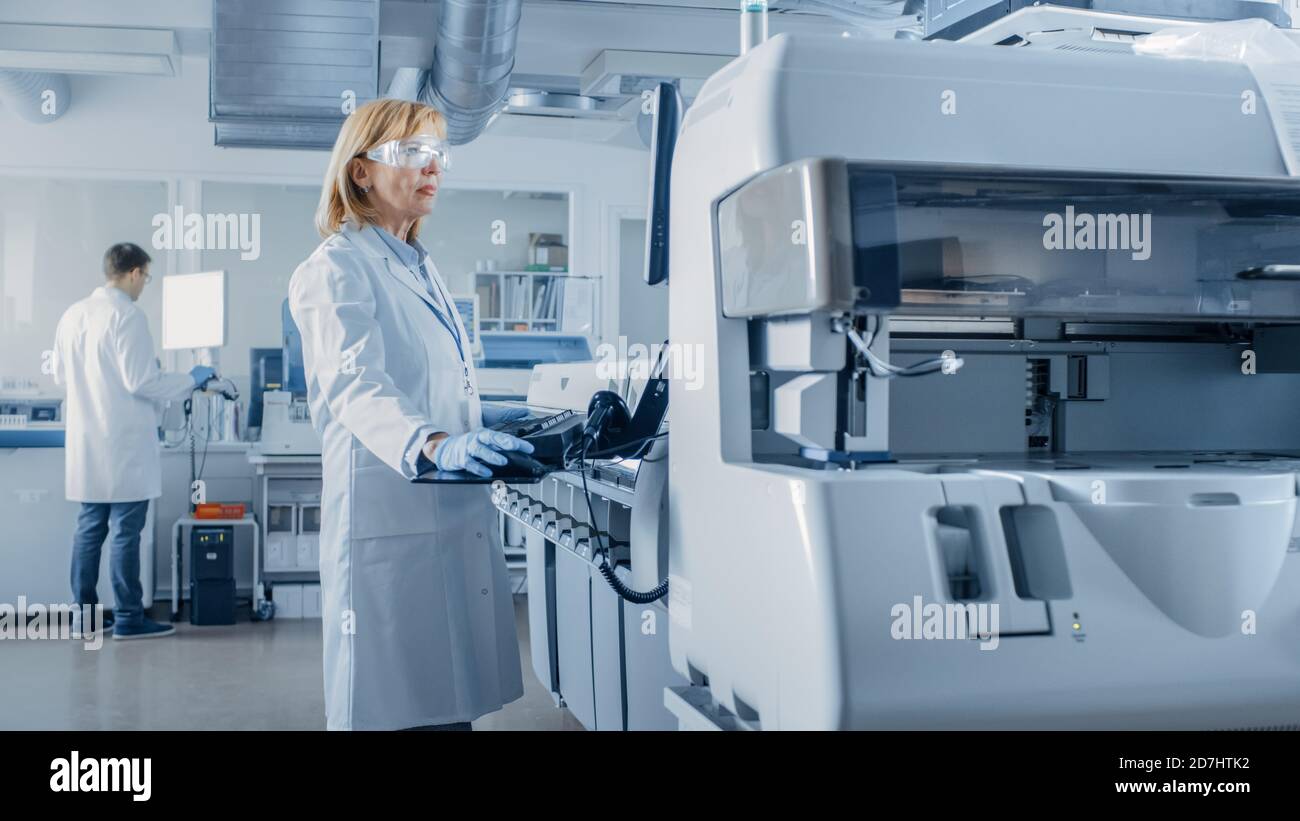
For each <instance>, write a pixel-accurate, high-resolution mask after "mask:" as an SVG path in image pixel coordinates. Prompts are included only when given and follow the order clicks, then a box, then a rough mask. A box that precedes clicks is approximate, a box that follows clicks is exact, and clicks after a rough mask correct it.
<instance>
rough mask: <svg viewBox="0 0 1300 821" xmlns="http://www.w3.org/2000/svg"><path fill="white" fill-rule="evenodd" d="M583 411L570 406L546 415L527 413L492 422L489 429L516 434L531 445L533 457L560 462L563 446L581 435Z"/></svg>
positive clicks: (584, 421) (552, 463) (584, 423)
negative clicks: (574, 409) (572, 408)
mask: <svg viewBox="0 0 1300 821" xmlns="http://www.w3.org/2000/svg"><path fill="white" fill-rule="evenodd" d="M586 424H587V415H586V414H585V413H576V412H574V411H571V410H566V411H560V412H559V413H555V414H551V415H550V416H530V417H525V418H523V419H512V420H510V421H509V422H502V423H501V424H500V425H494V426H493V428H492V429H493V430H499V431H501V432H503V433H508V434H510V435H511V436H518V437H519V438H520V439H523V440H525V441H527V442H529V443H531V444H532V446H533V454H532V456H533V458H534V459H536V460H537V461H539V462H541V463H543V464H547V465H561V464H562V463H563V461H564V451H565V449H566V448H567V447H568V446H569V445H570V444H571V443H572V442H574V441H575V440H576V439H578V437H580V436H581V435H582V429H583V428H584V427H585V426H586Z"/></svg>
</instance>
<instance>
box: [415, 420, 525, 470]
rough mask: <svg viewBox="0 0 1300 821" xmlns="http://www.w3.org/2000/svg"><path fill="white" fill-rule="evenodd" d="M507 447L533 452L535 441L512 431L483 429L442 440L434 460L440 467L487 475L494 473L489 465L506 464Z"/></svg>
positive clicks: (435, 452) (523, 451)
mask: <svg viewBox="0 0 1300 821" xmlns="http://www.w3.org/2000/svg"><path fill="white" fill-rule="evenodd" d="M506 450H517V451H520V452H522V453H532V452H533V444H532V443H531V442H525V441H524V440H523V439H520V438H519V437H518V436H511V435H510V434H508V433H502V432H501V431H496V430H488V429H487V428H479V429H478V430H472V431H470V432H469V433H462V434H458V435H456V436H448V437H447V438H446V439H443V440H442V441H441V442H439V443H438V448H437V449H436V450H435V451H434V452H433V463H434V464H435V465H437V467H438V469H439V470H467V471H469V472H470V473H472V474H474V475H475V476H482V477H484V478H486V477H488V476H491V475H492V468H491V467H489V465H496V466H497V467H500V466H501V465H504V464H506V457H504V456H502V455H501V451H506Z"/></svg>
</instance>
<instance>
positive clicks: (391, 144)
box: [366, 134, 451, 173]
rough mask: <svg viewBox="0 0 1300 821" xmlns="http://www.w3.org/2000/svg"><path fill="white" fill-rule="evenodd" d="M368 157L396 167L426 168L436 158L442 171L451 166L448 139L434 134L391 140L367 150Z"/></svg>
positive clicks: (439, 169)
mask: <svg viewBox="0 0 1300 821" xmlns="http://www.w3.org/2000/svg"><path fill="white" fill-rule="evenodd" d="M366 158H367V159H371V160H375V161H376V162H381V163H383V164H384V165H391V166H393V167H394V168H425V167H426V166H428V165H429V161H430V160H433V159H436V160H437V161H438V171H439V172H440V173H441V172H443V171H446V170H447V169H448V168H450V167H451V153H450V151H449V150H448V145H447V142H446V140H443V139H442V138H441V137H438V136H436V135H434V134H416V135H415V136H414V137H403V138H402V139H399V140H389V141H388V142H386V143H382V144H380V145H377V146H375V147H374V148H372V149H370V150H369V151H367V152H366Z"/></svg>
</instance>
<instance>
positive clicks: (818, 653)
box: [632, 34, 1300, 729]
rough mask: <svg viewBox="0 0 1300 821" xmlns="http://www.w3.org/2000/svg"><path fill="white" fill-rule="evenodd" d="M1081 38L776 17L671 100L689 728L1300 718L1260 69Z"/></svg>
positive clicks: (1298, 388) (1270, 723)
mask: <svg viewBox="0 0 1300 821" xmlns="http://www.w3.org/2000/svg"><path fill="white" fill-rule="evenodd" d="M1129 39H1131V37H1130V38H1129ZM1021 45H1022V46H1023V44H1021ZM1096 50H1098V49H1081V48H1070V49H1054V48H1044V49H1039V48H1034V47H1009V46H993V45H977V44H970V43H960V42H958V43H946V42H932V43H916V42H904V41H881V40H866V39H863V38H859V37H852V36H844V37H833V36H790V35H784V34H783V35H780V36H777V37H774V38H772V39H770V40H768V41H766V42H764V43H763V44H761V45H758V46H757V47H755V48H753V49H752V50H750V51H749V52H748V53H747V54H745V55H743V56H742V57H740V58H739V59H737V60H736V61H734V62H732V63H731V64H729V65H728V66H727V67H726V68H724V69H722V70H721V71H719V72H718V73H717V74H715V75H714V76H713V77H711V78H710V79H709V80H708V81H707V82H706V83H705V85H704V87H703V89H702V90H701V92H700V93H699V95H698V97H697V98H696V99H695V101H694V103H693V105H692V106H691V107H690V109H689V110H688V111H687V112H686V116H685V120H684V124H683V128H682V130H681V133H680V135H679V137H678V142H677V147H676V154H675V157H674V159H673V166H672V198H671V217H670V220H671V231H670V236H671V244H670V334H671V339H672V343H673V344H674V345H675V346H698V350H699V351H700V352H701V356H700V357H699V360H700V361H701V363H702V368H703V371H704V373H703V378H702V379H701V380H700V381H699V384H698V385H697V386H696V387H697V389H693V390H688V389H684V388H682V387H680V386H679V384H678V383H677V382H673V389H672V391H673V395H672V403H671V407H670V410H669V422H670V427H669V431H670V434H669V443H670V444H669V453H670V458H669V469H668V477H669V478H668V484H667V487H668V490H667V505H666V513H665V515H666V517H667V527H666V534H667V536H666V538H667V543H668V562H667V564H668V567H667V568H666V571H667V574H668V577H669V594H668V613H669V616H670V629H669V640H668V644H669V647H670V650H671V664H672V667H673V668H674V670H675V672H676V674H677V675H680V676H681V677H683V678H684V679H685V680H686V681H687V682H689V684H687V685H682V686H675V687H669V688H668V689H667V691H666V693H665V698H666V703H667V706H668V708H669V709H670V710H671V711H672V712H673V714H674V715H675V716H676V717H677V718H678V720H679V722H680V723H681V725H682V726H724V727H726V726H747V727H758V728H763V729H786V728H977V727H994V728H1103V727H1115V728H1257V727H1275V726H1292V727H1294V726H1300V553H1297V552H1296V551H1297V545H1298V544H1300V541H1297V540H1296V539H1295V535H1296V481H1297V478H1296V477H1297V471H1300V334H1298V333H1297V328H1300V183H1298V182H1297V180H1295V179H1294V178H1291V177H1288V176H1287V168H1286V166H1285V165H1284V159H1283V154H1282V151H1281V150H1280V144H1281V143H1280V139H1286V138H1287V136H1288V135H1286V134H1285V133H1283V134H1281V135H1279V134H1278V133H1277V132H1276V131H1275V128H1274V125H1273V122H1272V120H1271V118H1270V116H1269V113H1268V111H1267V105H1268V104H1269V101H1272V104H1277V101H1278V100H1280V99H1284V98H1283V97H1280V96H1277V95H1274V94H1273V93H1272V92H1271V90H1270V89H1268V88H1266V87H1265V86H1264V84H1263V83H1262V82H1260V81H1259V80H1257V78H1256V76H1255V75H1253V74H1252V72H1251V70H1250V69H1248V68H1247V67H1246V66H1244V65H1243V64H1240V63H1234V62H1212V61H1203V60H1173V59H1164V58H1159V57H1150V56H1138V55H1135V54H1132V53H1119V52H1117V53H1110V54H1105V55H1098V54H1096V53H1093V52H1095V51H1096ZM1247 98H1252V99H1256V100H1258V101H1259V104H1258V106H1257V108H1256V109H1255V110H1254V112H1253V113H1246V112H1245V109H1244V107H1243V100H1244V99H1247ZM1290 138H1291V139H1296V137H1295V135H1290ZM632 550H633V552H634V553H635V551H636V545H635V543H633V545H632ZM634 572H635V568H634ZM643 575H644V576H645V577H647V578H653V577H654V576H655V574H654V573H653V572H650V573H644V574H643ZM994 608H995V609H994ZM936 614H942V617H940V618H938V619H937V620H936V618H935V616H936ZM954 614H955V615H954ZM994 627H995V629H992V628H994ZM981 630H983V631H984V633H983V635H981Z"/></svg>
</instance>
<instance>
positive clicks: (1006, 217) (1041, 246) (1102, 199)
mask: <svg viewBox="0 0 1300 821" xmlns="http://www.w3.org/2000/svg"><path fill="white" fill-rule="evenodd" d="M849 175H850V190H851V191H857V190H862V189H873V190H878V189H880V188H881V184H882V182H885V181H892V183H893V185H894V186H895V196H896V202H897V206H896V207H897V212H896V213H897V218H896V221H895V225H896V231H897V235H896V238H895V247H896V249H897V255H896V259H897V266H898V273H899V279H900V285H901V305H900V309H899V313H903V314H928V315H934V314H943V315H980V316H989V315H1002V316H1031V315H1044V316H1054V317H1077V318H1089V317H1094V318H1095V317H1105V318H1128V319H1135V320H1157V321H1159V320H1179V319H1181V320H1186V319H1206V320H1244V319H1275V320H1291V319H1295V318H1298V317H1300V185H1297V184H1295V183H1292V182H1289V181H1286V180H1226V179H1203V178H1201V179H1196V178H1156V177H1150V178H1141V177H1122V176H1098V175H1064V174H1050V173H1035V174H1031V173H1028V172H1017V173H1002V172H996V171H990V170H966V169H954V168H935V169H924V168H912V169H879V168H872V167H870V166H860V165H859V166H850V171H849ZM860 210H864V209H862V208H859V207H857V206H855V208H854V221H855V222H857V221H859V220H860V219H864V218H865V217H860V216H859V214H858V211H860ZM875 222H876V223H878V219H876V220H875ZM859 251H861V249H859ZM884 258H885V259H888V257H884ZM877 273H878V272H877Z"/></svg>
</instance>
